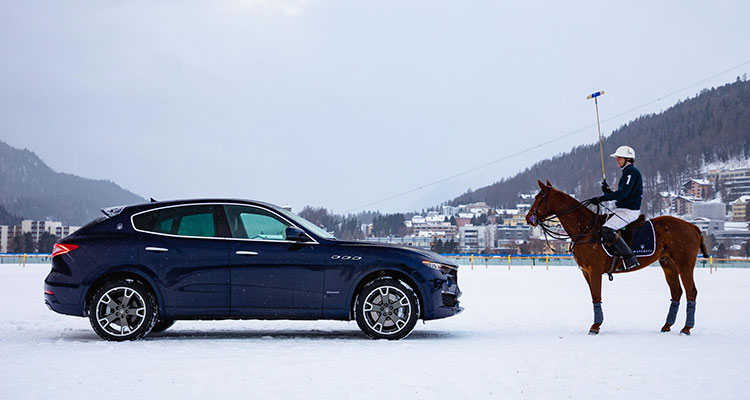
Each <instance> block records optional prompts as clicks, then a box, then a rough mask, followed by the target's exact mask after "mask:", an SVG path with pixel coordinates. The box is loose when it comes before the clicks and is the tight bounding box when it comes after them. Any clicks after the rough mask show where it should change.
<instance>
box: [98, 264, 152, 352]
mask: <svg viewBox="0 0 750 400" xmlns="http://www.w3.org/2000/svg"><path fill="white" fill-rule="evenodd" d="M156 320H157V311H156V300H155V299H154V296H153V295H152V294H151V292H150V291H149V290H148V289H146V287H145V286H143V285H142V284H141V283H140V282H138V281H135V280H132V279H124V280H117V281H112V282H109V283H107V284H106V285H104V286H103V287H102V288H101V289H99V290H98V291H97V292H96V293H95V294H94V296H93V297H92V298H91V301H90V303H89V322H91V327H92V328H94V331H95V332H96V334H97V335H99V336H100V337H101V338H102V339H104V340H112V341H124V340H136V339H140V338H142V337H144V336H146V335H147V334H148V333H149V332H151V329H152V328H153V327H154V324H156Z"/></svg>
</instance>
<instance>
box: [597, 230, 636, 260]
mask: <svg viewBox="0 0 750 400" xmlns="http://www.w3.org/2000/svg"><path fill="white" fill-rule="evenodd" d="M602 239H604V240H605V242H604V244H605V245H606V246H607V249H612V250H614V251H610V253H612V254H613V255H615V254H616V255H618V256H621V257H622V258H623V260H624V261H625V263H624V264H625V265H624V266H623V267H621V268H620V269H621V270H625V271H627V270H629V269H631V268H635V267H637V266H638V259H636V257H635V255H634V254H633V251H632V250H630V246H628V244H627V243H625V240H624V239H623V238H622V237H621V236H620V235H618V234H617V233H616V232H615V230H614V229H612V228H609V227H606V226H604V227H602Z"/></svg>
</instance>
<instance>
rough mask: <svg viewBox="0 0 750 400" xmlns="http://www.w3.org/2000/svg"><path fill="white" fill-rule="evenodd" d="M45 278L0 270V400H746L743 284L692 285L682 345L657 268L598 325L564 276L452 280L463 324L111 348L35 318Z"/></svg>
mask: <svg viewBox="0 0 750 400" xmlns="http://www.w3.org/2000/svg"><path fill="white" fill-rule="evenodd" d="M48 268H49V267H48V266H46V265H29V266H27V267H26V268H22V267H20V266H17V265H2V266H0V398H2V399H20V398H24V399H35V398H39V399H41V398H44V399H74V398H75V399H80V398H128V399H142V398H178V397H179V398H187V399H199V398H201V399H202V398H215V399H223V398H260V399H270V398H278V399H295V398H300V399H301V398H305V399H310V398H313V399H318V398H333V399H344V398H346V399H362V398H366V399H370V398H378V399H412V398H425V399H435V398H450V399H475V398H518V399H523V398H530V399H569V398H570V399H595V398H597V399H634V398H638V399H705V398H716V399H718V398H720V399H747V398H748V396H749V395H748V393H747V392H748V389H750V384H749V383H748V382H750V378H748V375H747V374H748V367H750V313H749V312H748V310H747V308H748V306H750V290H748V287H749V286H750V270H743V269H736V270H731V269H720V270H719V271H718V272H714V273H713V274H712V275H709V271H708V270H706V269H700V270H697V271H696V281H697V285H698V291H699V293H698V307H697V313H696V327H695V329H694V330H693V335H692V336H682V335H679V334H678V333H677V330H679V328H681V327H682V324H683V323H684V321H685V315H684V311H685V303H684V300H683V303H682V304H681V309H680V315H679V317H678V319H677V324H676V325H675V328H677V329H676V330H674V331H673V332H671V333H666V334H662V333H659V332H658V331H659V328H660V327H661V325H662V324H663V323H664V319H665V317H666V314H667V310H668V307H669V295H668V289H667V285H666V283H665V281H664V277H663V274H662V272H661V269H660V268H648V269H646V270H644V271H640V272H637V273H634V274H629V275H625V276H623V275H618V276H616V278H615V281H614V282H608V281H607V280H606V279H605V281H604V314H605V321H604V325H603V327H602V333H601V334H600V335H599V336H588V335H587V334H586V333H587V331H588V328H589V325H590V323H591V320H592V318H593V316H592V310H591V300H590V298H589V292H588V288H587V286H586V284H585V282H584V280H583V277H582V276H581V273H580V272H579V271H578V270H577V269H576V268H573V267H556V268H554V269H551V270H549V271H545V269H544V268H543V267H542V268H540V267H536V268H535V269H533V270H532V269H530V268H529V267H514V268H513V270H511V271H509V270H508V269H507V267H490V269H485V268H484V267H479V268H476V269H475V270H473V271H471V270H470V269H469V268H463V269H462V270H461V271H460V273H459V284H460V286H461V289H462V290H463V292H464V296H463V297H462V298H461V300H462V304H463V306H464V307H465V308H466V311H464V313H462V314H460V315H458V316H456V317H453V318H448V319H444V320H438V321H429V322H427V323H426V324H422V323H420V324H418V325H417V328H416V330H415V331H414V332H413V333H412V335H411V336H409V337H408V338H407V339H405V340H402V341H398V342H389V341H373V340H369V339H366V338H365V337H364V335H363V334H361V333H360V331H359V329H358V328H357V325H356V323H354V322H351V323H348V322H336V321H318V322H296V321H215V322H213V321H205V322H177V324H175V325H174V326H173V327H172V328H171V329H170V330H168V331H166V332H164V333H162V334H154V335H151V336H149V337H148V338H147V339H146V340H142V341H138V342H127V343H108V342H104V341H102V340H100V339H99V338H98V337H97V336H96V334H95V333H94V332H93V330H92V329H91V327H90V326H89V323H88V320H87V319H83V318H76V317H67V316H62V315H58V314H56V313H53V312H51V311H49V310H47V308H46V307H45V306H44V305H43V301H42V280H43V279H44V276H45V275H46V274H47V272H48Z"/></svg>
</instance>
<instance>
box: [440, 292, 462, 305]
mask: <svg viewBox="0 0 750 400" xmlns="http://www.w3.org/2000/svg"><path fill="white" fill-rule="evenodd" d="M456 304H458V299H457V298H456V295H455V294H453V293H443V305H444V306H446V307H455V306H456Z"/></svg>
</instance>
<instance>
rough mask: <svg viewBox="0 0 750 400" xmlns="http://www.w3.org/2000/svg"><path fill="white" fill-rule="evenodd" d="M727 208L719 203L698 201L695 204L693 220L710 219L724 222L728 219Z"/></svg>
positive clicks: (692, 213) (692, 208)
mask: <svg viewBox="0 0 750 400" xmlns="http://www.w3.org/2000/svg"><path fill="white" fill-rule="evenodd" d="M726 214H727V206H726V205H724V203H720V202H718V201H696V202H693V205H692V207H691V211H690V215H691V216H692V217H693V218H699V217H703V218H708V219H714V220H723V219H724V218H726Z"/></svg>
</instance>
